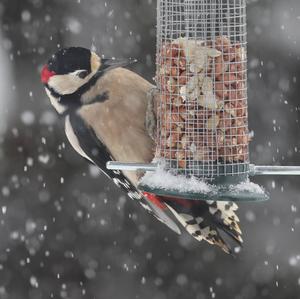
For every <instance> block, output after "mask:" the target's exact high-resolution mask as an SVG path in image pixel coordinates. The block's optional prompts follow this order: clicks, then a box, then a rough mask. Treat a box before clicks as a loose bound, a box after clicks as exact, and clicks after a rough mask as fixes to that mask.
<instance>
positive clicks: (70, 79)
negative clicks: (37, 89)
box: [48, 73, 87, 95]
mask: <svg viewBox="0 0 300 299" xmlns="http://www.w3.org/2000/svg"><path fill="white" fill-rule="evenodd" d="M86 82H87V79H86V78H85V79H81V78H79V77H78V76H76V75H75V74H74V73H71V74H67V75H55V76H52V77H51V78H50V79H49V81H48V85H49V86H50V87H52V88H53V89H54V90H55V91H56V92H57V93H59V94H61V95H64V94H71V93H73V92H75V91H76V90H77V89H78V88H79V87H80V86H82V85H83V84H85V83H86Z"/></svg>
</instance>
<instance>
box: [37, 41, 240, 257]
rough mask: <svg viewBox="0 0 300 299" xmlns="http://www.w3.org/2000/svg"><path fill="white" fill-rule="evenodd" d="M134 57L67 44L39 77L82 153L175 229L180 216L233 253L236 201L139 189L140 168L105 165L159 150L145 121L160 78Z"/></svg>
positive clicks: (149, 156) (146, 158)
mask: <svg viewBox="0 0 300 299" xmlns="http://www.w3.org/2000/svg"><path fill="white" fill-rule="evenodd" d="M132 62H134V61H133V60H131V59H104V58H101V57H100V56H99V55H97V54H96V53H95V52H93V51H90V50H88V49H85V48H81V47H70V48H64V49H61V50H59V51H58V52H57V53H55V54H54V55H52V56H51V58H50V59H49V61H48V62H47V64H46V65H45V66H44V67H43V69H42V72H41V81H42V83H43V84H44V87H45V90H46V93H47V95H48V97H49V99H50V102H51V104H52V105H53V107H54V108H55V110H56V111H57V113H58V114H59V115H60V116H61V118H62V119H63V120H64V122H65V133H66V136H67V138H68V140H69V142H70V144H71V145H72V147H73V148H74V150H75V151H76V152H77V153H78V154H80V155H81V156H82V157H84V158H85V159H87V160H88V161H89V162H91V163H93V164H95V165H96V166H97V167H99V168H100V169H101V171H102V172H103V173H104V174H105V175H107V176H108V177H109V178H110V179H112V180H113V181H114V183H115V184H116V185H117V186H119V187H120V188H122V189H123V190H124V191H125V192H126V193H127V194H128V196H129V197H130V198H132V199H134V200H136V201H138V202H139V203H140V204H141V205H142V206H143V207H144V208H145V209H147V210H148V211H149V212H150V213H151V214H152V215H154V216H155V217H156V218H157V219H158V220H160V221H161V222H163V223H164V224H166V225H167V226H168V227H169V228H171V229H172V230H173V231H174V232H176V233H178V234H180V233H181V230H180V229H179V226H178V224H181V225H182V226H183V227H184V228H185V229H186V231H187V232H188V233H190V234H191V235H192V236H193V237H194V238H195V239H196V240H198V241H201V240H205V241H207V242H208V243H210V244H214V245H217V246H219V247H220V248H221V249H222V250H223V251H225V252H226V253H229V254H232V246H231V244H230V242H229V241H227V240H226V241H225V238H224V237H226V236H227V237H228V236H229V237H230V239H231V240H234V241H235V242H236V243H237V244H238V245H239V246H241V245H242V242H243V240H242V238H241V230H240V227H239V218H238V216H237V215H236V210H237V209H238V207H237V205H236V204H235V203H232V202H218V201H209V202H208V201H200V200H199V201H190V200H184V199H175V198H167V197H159V196H156V195H154V194H150V193H146V192H141V191H140V190H138V188H137V186H138V181H139V179H140V173H138V172H129V171H115V170H108V169H106V163H107V162H108V161H112V160H116V161H122V162H137V163H150V162H151V161H152V160H153V158H154V149H155V144H154V141H153V138H151V135H152V134H150V133H149V132H150V130H149V127H150V126H151V125H149V124H148V125H146V123H149V113H148V110H149V107H152V106H153V105H154V106H155V103H154V104H153V101H152V100H153V97H151V94H153V90H155V86H154V85H152V84H151V83H149V82H148V81H146V80H145V79H143V78H142V77H141V76H139V75H138V74H136V73H134V72H132V71H130V70H128V69H126V68H125V67H126V66H128V65H129V64H131V63H132ZM149 95H150V96H149ZM149 99H151V101H152V103H151V101H150V100H149ZM152 108H153V107H152ZM152 125H153V123H152Z"/></svg>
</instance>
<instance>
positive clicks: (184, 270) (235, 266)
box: [0, 0, 300, 299]
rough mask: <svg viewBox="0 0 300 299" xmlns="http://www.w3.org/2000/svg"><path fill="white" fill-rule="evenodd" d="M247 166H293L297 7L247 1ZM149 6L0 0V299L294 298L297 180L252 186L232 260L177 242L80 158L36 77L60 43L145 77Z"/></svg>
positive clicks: (115, 1)
mask: <svg viewBox="0 0 300 299" xmlns="http://www.w3.org/2000/svg"><path fill="white" fill-rule="evenodd" d="M248 4H249V5H248V35H249V106H250V107H249V114H250V127H251V129H253V130H254V131H255V139H254V141H253V142H252V144H251V152H252V154H251V159H252V161H253V162H254V163H257V164H282V165H283V164H287V165H293V164H298V165H299V164H300V153H299V151H300V147H299V138H298V137H299V134H300V127H299V108H298V107H299V94H300V90H299V89H300V85H299V81H300V61H299V59H300V47H299V43H300V30H299V26H300V2H299V0H285V1H283V0H264V1H262V0H261V1H249V3H248ZM155 9H156V1H154V0H108V1H106V2H105V1H103V0H81V1H80V0H77V1H75V0H72V1H71V0H52V1H51V0H49V1H48V0H47V1H46V0H22V1H20V0H0V21H1V33H0V165H1V167H0V172H1V176H0V184H1V185H0V196H1V198H0V298H9V299H15V298H18V299H19V298H22V299H25V298H30V299H41V298H72V299H77V298H89V299H93V298H100V299H102V298H103V299H105V298H123V299H125V298H126V299H127V298H128V299H129V298H130V299H132V298H141V299H148V298H149V299H150V298H152V299H167V298H172V299H177V298H178V299H179V298H186V299H188V298H195V299H206V298H222V299H227V298H228V299H248V298H249V299H250V298H251V299H252V298H273V299H274V298H300V196H299V189H300V187H299V186H300V184H299V183H300V178H297V177H286V178H283V177H281V178H280V177H277V178H275V177H267V178H259V179H256V181H257V182H259V183H261V184H263V185H264V186H266V188H267V189H268V190H269V191H270V193H271V196H272V200H271V201H269V202H267V203H259V204H255V203H243V204H240V210H239V216H240V219H241V225H242V228H243V231H244V240H245V246H244V248H243V250H242V251H241V253H240V254H239V255H238V257H237V258H236V259H234V258H232V257H230V256H227V255H225V254H223V253H222V252H221V251H220V250H219V249H215V248H213V247H210V246H208V245H207V244H205V243H197V242H196V241H194V240H193V239H192V238H191V237H189V236H187V235H186V234H183V235H182V236H180V237H178V236H176V235H175V234H173V233H172V232H170V231H169V230H168V228H166V227H164V226H163V225H161V224H160V223H158V222H157V221H156V220H155V219H152V217H151V216H150V215H148V214H147V213H146V212H144V210H142V209H141V208H140V206H139V205H137V204H136V203H134V202H132V201H131V200H129V199H127V198H126V197H125V196H124V194H122V193H121V192H120V191H119V190H118V189H117V188H116V187H115V186H114V185H113V184H112V183H110V182H109V181H108V180H107V179H106V178H105V177H104V176H103V175H101V174H99V172H98V170H97V169H95V168H94V167H91V166H89V165H88V164H87V163H86V162H85V161H83V160H82V159H81V158H79V156H77V155H76V154H75V153H74V152H73V150H72V149H71V148H70V146H69V144H68V143H67V142H66V138H65V136H64V132H63V126H62V123H61V122H60V120H59V119H58V118H57V116H56V114H55V113H54V111H53V110H52V108H51V107H50V105H49V102H48V99H47V98H46V95H45V93H44V90H43V87H42V85H41V84H40V79H39V71H40V69H41V66H42V64H43V63H45V61H46V60H47V59H48V57H49V56H50V55H51V54H52V53H53V52H55V51H56V50H57V48H58V46H60V47H62V46H69V45H80V46H85V47H88V48H90V47H92V48H94V49H96V50H97V51H98V52H99V53H100V54H105V55H106V56H116V57H135V58H138V60H139V63H137V64H136V65H135V66H134V67H133V68H134V70H135V71H137V72H138V73H140V74H142V75H143V76H145V77H146V78H148V79H149V80H152V77H153V76H154V70H155V68H154V60H155V24H156V20H155V16H156V11H155Z"/></svg>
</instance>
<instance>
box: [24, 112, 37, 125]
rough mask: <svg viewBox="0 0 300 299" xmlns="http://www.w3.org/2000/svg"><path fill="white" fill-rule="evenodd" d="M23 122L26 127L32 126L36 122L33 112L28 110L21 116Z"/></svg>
mask: <svg viewBox="0 0 300 299" xmlns="http://www.w3.org/2000/svg"><path fill="white" fill-rule="evenodd" d="M21 120H22V122H23V124H24V125H26V126H30V125H32V124H33V123H34V122H35V116H34V114H33V112H32V111H28V110H27V111H24V112H23V113H22V114H21Z"/></svg>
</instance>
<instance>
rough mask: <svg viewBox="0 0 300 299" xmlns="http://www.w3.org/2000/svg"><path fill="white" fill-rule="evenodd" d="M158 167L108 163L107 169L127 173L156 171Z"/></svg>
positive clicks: (116, 162)
mask: <svg viewBox="0 0 300 299" xmlns="http://www.w3.org/2000/svg"><path fill="white" fill-rule="evenodd" d="M157 167H158V164H157V163H149V164H144V163H122V162H118V161H110V162H107V163H106V168H107V169H110V170H127V171H137V170H141V171H155V170H156V169H157Z"/></svg>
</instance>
